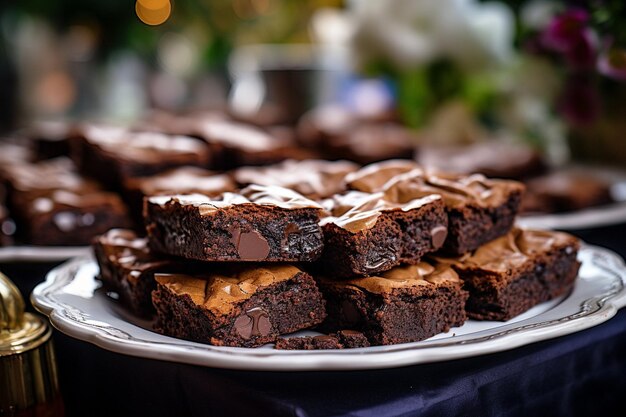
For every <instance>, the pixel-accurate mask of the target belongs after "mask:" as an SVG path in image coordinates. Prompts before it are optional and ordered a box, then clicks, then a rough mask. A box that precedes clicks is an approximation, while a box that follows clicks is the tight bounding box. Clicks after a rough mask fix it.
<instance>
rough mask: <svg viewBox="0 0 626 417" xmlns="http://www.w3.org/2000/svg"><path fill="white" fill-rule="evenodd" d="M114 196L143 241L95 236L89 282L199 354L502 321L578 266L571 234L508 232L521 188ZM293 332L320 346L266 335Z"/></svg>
mask: <svg viewBox="0 0 626 417" xmlns="http://www.w3.org/2000/svg"><path fill="white" fill-rule="evenodd" d="M94 166H95V165H94ZM118 181H119V180H118ZM127 188H128V189H133V190H135V191H134V194H133V195H134V197H133V199H134V201H136V202H138V201H139V200H140V199H142V198H143V220H144V224H145V231H143V232H145V235H146V236H145V237H141V236H138V234H137V233H136V232H134V231H131V230H124V229H114V230H110V231H109V232H107V233H105V234H103V235H101V236H100V237H98V238H97V239H96V240H95V241H94V249H95V253H96V258H97V260H98V263H99V266H100V278H101V280H102V281H103V283H104V285H105V287H106V288H107V289H108V290H110V291H114V292H116V293H117V294H119V296H120V299H121V300H122V301H123V302H124V303H125V304H126V305H127V306H128V307H129V308H131V309H132V310H133V311H134V312H135V313H136V314H138V315H142V316H147V317H150V316H153V315H156V324H155V329H156V330H157V331H158V332H161V333H163V334H166V335H169V336H173V337H178V338H184V339H189V340H194V341H198V342H204V343H211V344H214V345H224V346H241V347H255V346H260V345H263V344H266V343H275V346H276V347H277V348H280V349H337V348H352V347H364V346H370V345H387V344H395V343H405V342H414V341H419V340H423V339H426V338H429V337H431V336H434V335H436V334H438V333H441V332H446V331H448V330H449V329H450V328H451V327H455V326H461V325H462V324H463V323H464V322H465V320H466V319H467V318H468V317H470V318H472V319H476V320H508V319H510V318H512V317H514V316H516V315H518V314H520V313H522V312H524V311H526V310H527V309H529V308H530V307H532V306H534V305H536V304H538V303H540V302H543V301H546V300H548V299H551V298H553V297H556V296H558V295H560V294H563V293H565V292H567V291H568V290H569V289H571V287H572V285H573V283H574V280H575V278H576V276H577V271H578V267H579V263H578V261H577V259H576V257H577V251H578V248H579V242H578V240H577V239H576V238H574V237H572V236H570V235H567V234H564V233H558V232H548V231H530V230H521V229H518V228H514V227H513V223H514V220H515V216H516V214H517V212H518V208H519V204H520V201H521V198H522V194H523V191H524V186H523V185H522V184H521V183H518V182H515V181H510V180H495V179H489V178H486V177H485V176H483V175H480V174H474V175H463V174H450V173H442V172H430V171H427V170H424V169H423V168H421V167H420V166H419V165H417V164H416V163H414V162H412V161H407V160H404V161H401V160H390V161H385V162H381V163H375V164H371V165H369V166H365V167H363V168H359V167H358V166H357V165H356V164H353V163H350V162H345V161H335V162H330V161H322V160H303V161H294V160H288V161H285V162H282V163H279V164H276V165H271V166H264V167H246V168H239V169H236V170H234V171H231V172H230V173H228V174H227V175H225V174H213V173H211V172H208V171H202V170H198V169H197V168H195V169H192V168H184V169H182V168H179V169H176V170H175V171H171V172H169V173H167V174H162V175H159V176H157V177H154V176H153V177H150V178H143V179H135V180H133V181H132V186H127ZM140 234H142V233H141V232H140ZM302 329H313V330H317V331H320V332H322V333H324V335H322V336H314V337H290V338H285V337H280V336H282V335H288V334H289V333H293V332H295V331H298V330H302Z"/></svg>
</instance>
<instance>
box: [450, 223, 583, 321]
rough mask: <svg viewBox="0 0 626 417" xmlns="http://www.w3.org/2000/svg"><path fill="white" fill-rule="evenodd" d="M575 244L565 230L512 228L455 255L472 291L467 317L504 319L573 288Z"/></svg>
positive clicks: (576, 263)
mask: <svg viewBox="0 0 626 417" xmlns="http://www.w3.org/2000/svg"><path fill="white" fill-rule="evenodd" d="M579 248H580V241H579V240H578V239H577V238H576V237H574V236H572V235H569V234H567V233H563V232H554V231H547V230H525V229H518V228H515V229H513V230H512V231H511V232H509V233H508V234H507V235H505V236H502V237H500V238H498V239H495V240H493V241H491V242H489V243H487V244H486V245H483V246H481V247H480V248H478V249H477V250H475V251H474V252H473V253H471V255H470V256H464V257H462V258H454V259H453V261H452V262H451V265H452V266H453V268H454V269H455V270H456V271H457V272H458V274H459V276H460V277H461V279H462V280H463V281H464V286H465V288H466V289H467V290H468V291H469V293H470V297H469V300H468V302H467V312H468V315H469V316H470V317H471V318H473V319H476V320H498V321H507V320H510V319H511V318H513V317H515V316H518V315H519V314H522V313H524V312H525V311H527V310H529V309H530V308H532V307H534V306H535V305H537V304H539V303H542V302H544V301H548V300H550V299H553V298H555V297H557V296H559V295H562V294H564V293H566V292H567V291H569V290H571V288H572V287H573V285H574V283H575V280H576V277H577V275H578V269H579V267H580V262H579V261H578V260H577V254H578V250H579ZM447 262H450V260H447Z"/></svg>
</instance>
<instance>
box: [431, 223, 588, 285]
mask: <svg viewBox="0 0 626 417" xmlns="http://www.w3.org/2000/svg"><path fill="white" fill-rule="evenodd" d="M579 246H580V242H579V240H578V239H577V238H576V237H574V236H572V235H569V234H567V233H563V232H554V231H549V230H526V229H519V228H515V229H513V230H511V231H510V232H509V233H508V234H506V235H505V236H502V237H499V238H497V239H495V240H492V241H491V242H489V243H487V244H485V245H483V246H481V247H479V248H478V249H476V250H475V251H474V252H473V253H469V254H465V255H463V256H461V257H459V258H450V259H440V260H441V261H442V262H448V263H452V264H454V265H455V266H457V267H458V268H460V269H465V268H479V269H481V270H484V271H488V272H494V273H498V274H500V273H506V272H507V271H510V270H511V269H515V268H518V267H520V266H522V265H524V264H525V263H526V262H528V261H529V260H531V259H532V258H533V257H534V256H536V255H540V254H542V253H546V252H548V251H550V250H552V249H558V248H565V250H566V251H567V253H573V252H575V251H577V250H578V248H579Z"/></svg>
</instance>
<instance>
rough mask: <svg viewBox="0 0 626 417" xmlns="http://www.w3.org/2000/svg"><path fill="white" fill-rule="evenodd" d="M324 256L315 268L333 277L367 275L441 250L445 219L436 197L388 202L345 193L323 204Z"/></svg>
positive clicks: (380, 197)
mask: <svg viewBox="0 0 626 417" xmlns="http://www.w3.org/2000/svg"><path fill="white" fill-rule="evenodd" d="M324 205H325V206H326V208H327V210H328V211H329V212H330V216H328V217H325V218H324V219H323V220H322V222H321V225H322V230H323V232H324V253H323V255H322V257H321V258H320V260H319V261H318V265H319V266H320V267H321V269H322V270H324V271H332V274H333V275H334V276H336V277H350V276H354V275H370V274H374V273H378V272H381V271H386V270H388V269H391V268H393V267H394V266H396V265H399V264H400V263H409V264H415V263H417V262H419V261H420V259H421V257H422V256H423V255H424V254H426V253H429V252H433V251H435V250H437V249H439V248H440V247H441V245H442V244H443V242H444V241H445V238H446V234H447V225H448V218H447V216H446V213H445V210H444V205H443V201H442V199H441V197H439V196H436V195H431V196H426V197H422V198H415V199H411V200H406V201H404V202H403V203H402V204H398V203H395V202H394V201H392V200H389V199H388V198H387V196H386V195H385V194H384V193H373V194H367V193H362V192H359V191H351V192H348V193H346V194H341V195H336V196H334V197H333V198H332V199H328V200H326V201H325V202H324Z"/></svg>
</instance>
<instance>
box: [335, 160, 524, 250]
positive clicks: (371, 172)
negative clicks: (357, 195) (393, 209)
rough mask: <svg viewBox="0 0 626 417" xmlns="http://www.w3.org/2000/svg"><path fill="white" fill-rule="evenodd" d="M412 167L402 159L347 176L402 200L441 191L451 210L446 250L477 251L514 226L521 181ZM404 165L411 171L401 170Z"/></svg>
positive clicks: (370, 189) (350, 180) (363, 186)
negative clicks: (400, 162)
mask: <svg viewBox="0 0 626 417" xmlns="http://www.w3.org/2000/svg"><path fill="white" fill-rule="evenodd" d="M381 166H382V168H383V169H379V168H380V167H381ZM409 167H410V163H402V164H398V163H397V161H391V162H387V163H382V164H380V165H377V164H373V165H370V166H367V167H364V168H362V170H360V171H357V172H356V173H353V174H350V175H348V176H347V177H346V181H347V184H348V187H350V188H354V189H358V190H361V191H365V192H377V191H383V192H385V194H386V195H387V196H388V198H389V199H390V200H391V201H394V202H397V203H403V202H405V201H408V200H411V199H415V198H420V197H424V196H429V195H433V194H435V195H440V196H441V197H442V199H443V202H444V204H445V209H446V212H447V215H448V236H447V238H446V241H445V243H444V245H443V247H442V250H443V251H445V252H447V253H450V254H463V253H466V252H468V251H471V250H474V249H476V248H477V247H479V246H480V245H482V244H484V243H486V242H489V241H490V240H493V239H495V238H497V237H499V236H502V235H504V234H506V233H507V232H508V231H509V230H510V229H511V227H512V226H513V222H514V220H515V216H516V214H517V212H518V210H519V205H520V201H521V198H522V195H523V192H524V189H525V187H524V185H523V184H522V183H520V182H517V181H510V180H497V179H488V178H486V177H485V176H484V175H481V174H473V175H467V176H466V175H459V174H448V173H442V172H439V173H432V172H428V171H425V170H424V169H422V168H420V167H419V166H416V167H415V168H414V169H413V170H409ZM402 170H406V171H405V172H404V173H399V174H398V172H401V171H402Z"/></svg>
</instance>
